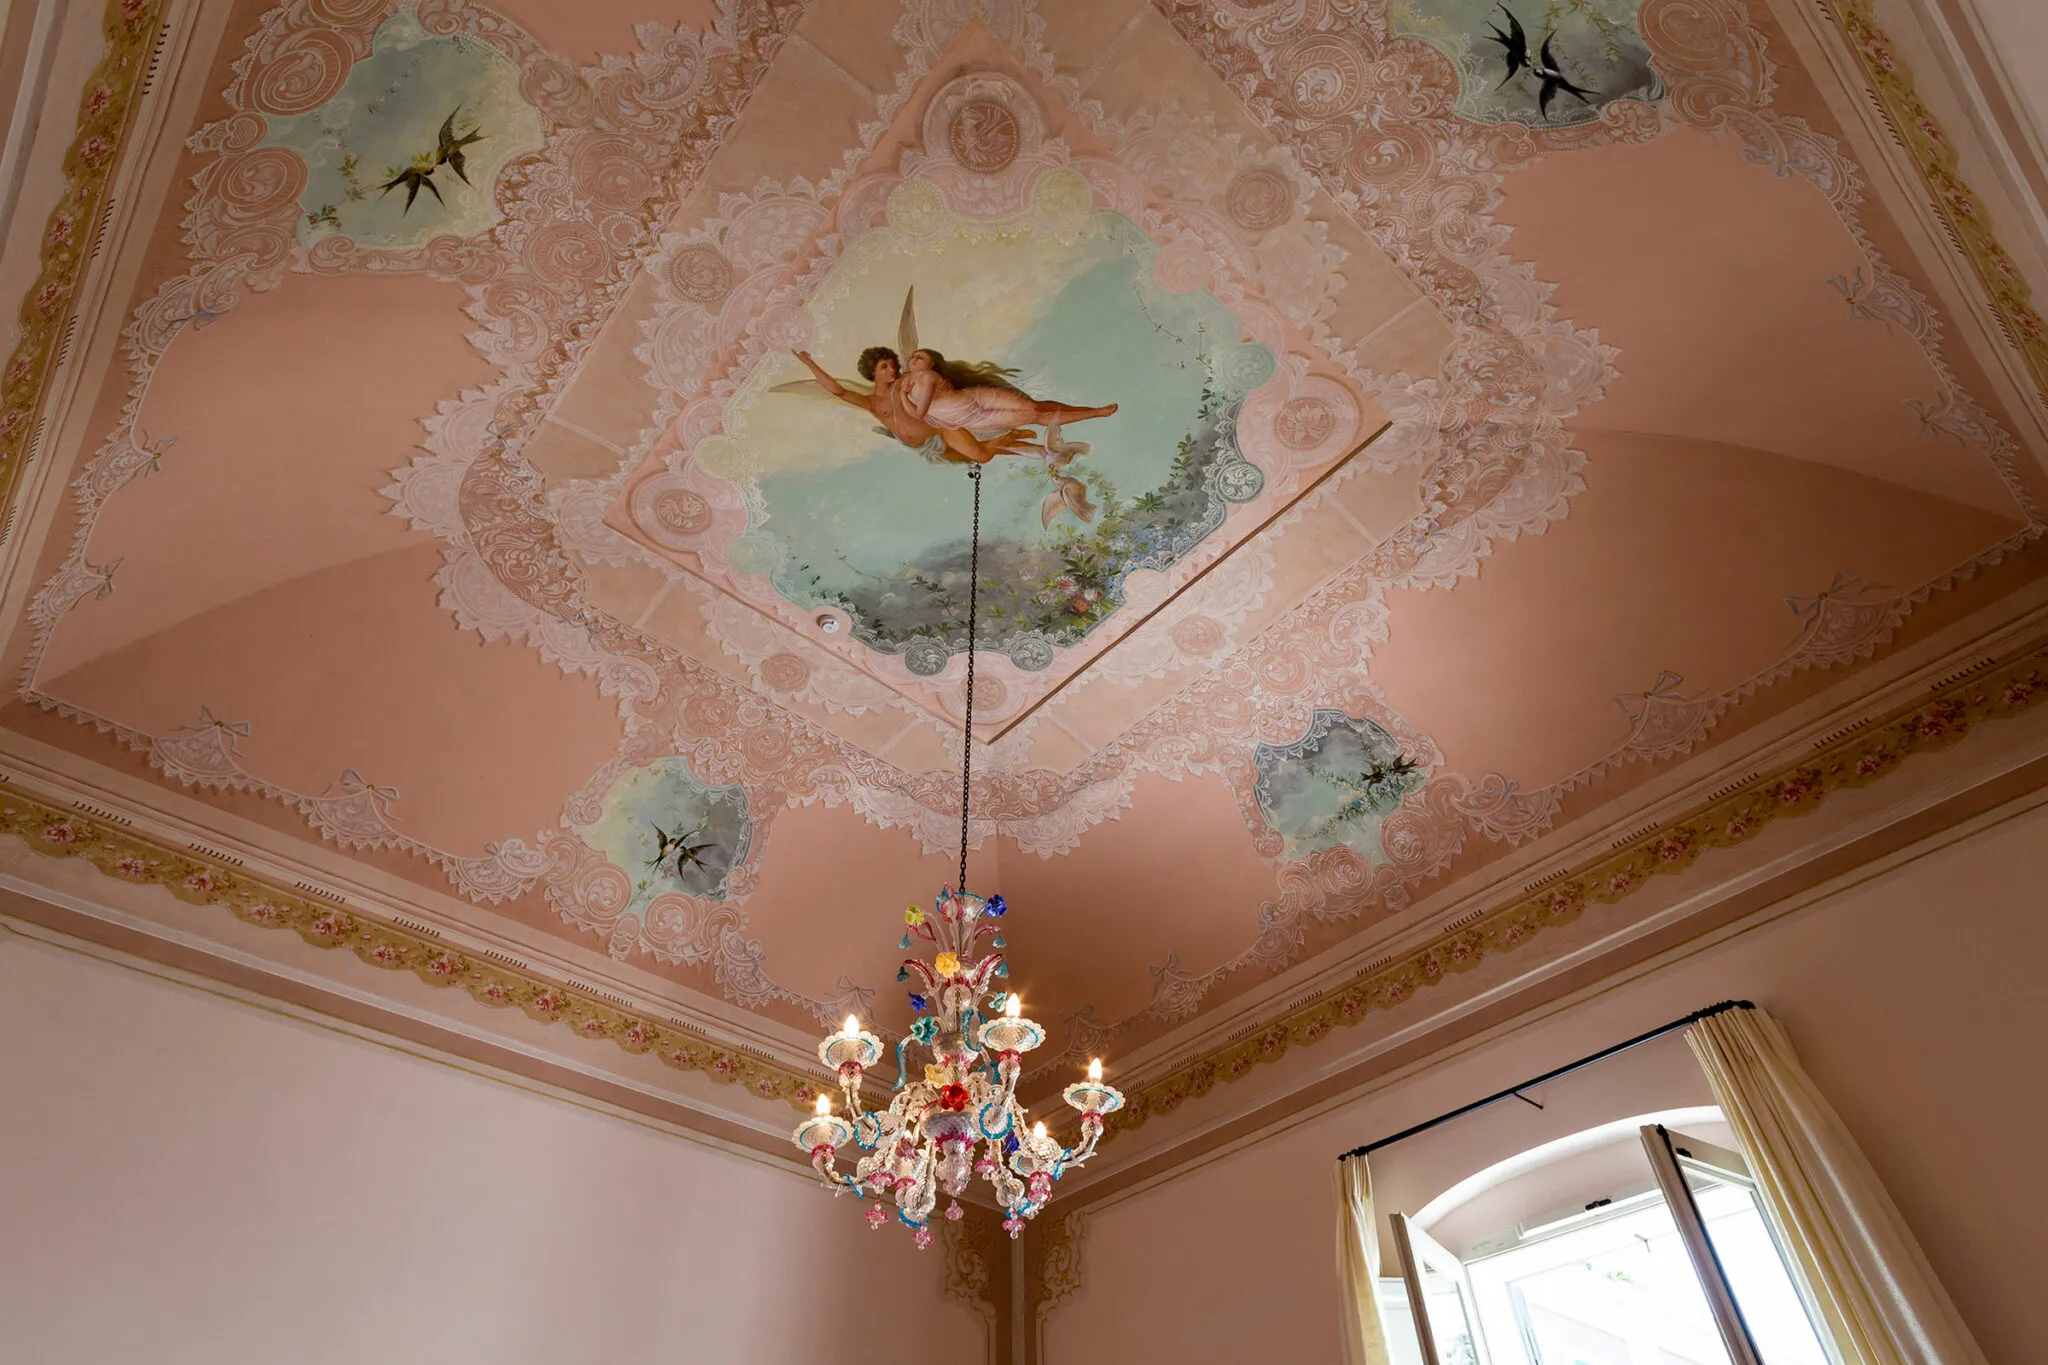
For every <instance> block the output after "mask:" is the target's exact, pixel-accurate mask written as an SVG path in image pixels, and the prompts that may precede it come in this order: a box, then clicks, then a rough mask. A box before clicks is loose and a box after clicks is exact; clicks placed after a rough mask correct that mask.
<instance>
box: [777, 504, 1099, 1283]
mask: <svg viewBox="0 0 2048 1365" xmlns="http://www.w3.org/2000/svg"><path fill="white" fill-rule="evenodd" d="M967 472H968V477H969V478H970V479H972V480H973V484H974V523H973V531H972V535H971V539H970V540H969V552H968V570H967V640H968V649H967V697H966V719H965V722H964V725H963V733H962V738H961V745H960V750H961V759H960V880H959V885H958V887H957V888H955V887H945V888H941V889H940V891H939V894H938V899H937V901H936V903H935V904H934V906H933V908H932V910H931V912H930V913H929V914H928V913H926V912H925V910H924V909H923V908H922V907H919V906H915V905H913V906H911V907H910V908H909V909H908V910H906V911H904V915H903V917H904V920H905V922H906V923H907V924H908V926H909V928H908V930H907V931H906V932H905V933H904V935H903V942H902V945H901V946H902V947H905V948H915V947H917V942H918V940H922V941H923V943H924V944H926V945H928V948H929V951H930V952H931V954H932V957H931V960H930V961H926V960H925V959H924V958H923V957H922V956H915V957H911V958H908V959H906V960H905V961H904V963H903V969H902V970H901V971H899V972H898V973H897V974H896V976H897V980H899V981H908V980H911V979H912V977H913V976H915V978H916V981H917V984H918V986H919V989H917V990H913V991H912V992H911V994H910V1005H911V1008H912V1009H913V1010H915V1011H916V1013H917V1018H916V1020H915V1022H914V1023H912V1025H911V1028H910V1032H909V1034H907V1035H906V1036H905V1037H904V1038H903V1039H902V1040H901V1041H899V1042H898V1043H897V1045H896V1089H895V1092H894V1094H893V1095H892V1096H891V1098H890V1100H889V1105H888V1107H887V1108H886V1109H880V1110H876V1111H874V1112H869V1111H868V1110H867V1109H866V1108H864V1106H863V1104H862V1100H861V1081H862V1079H863V1077H865V1076H866V1074H867V1072H868V1070H869V1069H870V1068H871V1067H873V1066H874V1065H875V1064H876V1063H877V1062H879V1061H880V1060H881V1059H882V1052H883V1048H882V1040H881V1039H880V1038H877V1037H876V1036H875V1035H874V1034H873V1033H870V1032H868V1031H867V1030H866V1029H864V1028H862V1027H861V1022H860V1016H858V1015H853V1014H849V1015H848V1016H846V1023H845V1025H844V1026H843V1027H842V1028H841V1029H840V1030H839V1032H837V1033H834V1034H833V1035H831V1036H830V1037H828V1038H827V1039H825V1041H824V1042H823V1043H821V1044H819V1046H818V1057H819V1060H821V1061H823V1062H824V1063H825V1065H826V1066H827V1067H829V1068H831V1069H832V1070H833V1071H835V1072H837V1073H838V1076H839V1088H840V1091H841V1093H842V1094H844V1096H845V1101H846V1103H845V1112H844V1113H843V1114H839V1113H834V1112H833V1110H832V1096H831V1095H830V1094H829V1093H826V1094H821V1095H819V1096H818V1107H817V1112H816V1113H815V1114H813V1115H812V1116H811V1117H809V1118H807V1119H805V1120H804V1121H803V1122H802V1123H801V1124H799V1125H797V1129H796V1132H795V1133H794V1134H792V1137H793V1139H794V1140H795V1142H796V1145H797V1146H798V1147H800V1148H802V1149H803V1150H804V1151H806V1152H808V1153H810V1156H811V1165H812V1166H813V1167H815V1168H816V1169H817V1172H818V1175H819V1176H820V1178H822V1179H823V1181H824V1183H825V1187H826V1188H827V1189H829V1190H831V1191H832V1192H833V1193H834V1194H835V1195H838V1194H846V1193H849V1192H850V1193H852V1194H854V1195H856V1196H858V1197H859V1198H861V1199H863V1200H873V1201H874V1204H873V1207H871V1208H869V1210H868V1212H867V1220H868V1223H869V1225H870V1226H871V1227H876V1228H879V1227H881V1226H882V1225H883V1224H884V1223H886V1222H888V1221H889V1210H888V1208H887V1207H886V1204H887V1203H889V1202H893V1203H894V1204H895V1216H896V1220H897V1221H898V1222H900V1223H902V1224H904V1225H905V1226H907V1227H909V1228H910V1229H911V1239H912V1240H913V1241H914V1242H916V1244H917V1245H918V1246H919V1247H926V1246H930V1245H931V1242H932V1229H931V1218H932V1211H933V1210H934V1209H935V1208H937V1206H938V1202H939V1200H940V1199H941V1198H944V1199H945V1200H946V1201H947V1205H946V1211H945V1216H946V1217H947V1218H949V1219H958V1218H960V1217H961V1216H962V1210H961V1208H960V1197H961V1196H962V1195H963V1194H965V1193H966V1192H967V1188H968V1186H969V1185H970V1184H971V1183H972V1182H973V1179H974V1177H975V1176H981V1177H983V1178H984V1179H986V1180H987V1181H988V1182H989V1184H990V1185H991V1186H992V1187H993V1188H994V1190H995V1196H996V1201H997V1202H998V1203H999V1204H1001V1205H1002V1208H1003V1212H1004V1215H1005V1216H1004V1219H1003V1227H1004V1228H1005V1229H1007V1230H1008V1231H1009V1234H1010V1236H1012V1237H1015V1236H1017V1235H1018V1234H1019V1233H1021V1232H1023V1230H1024V1225H1025V1221H1026V1220H1027V1219H1029V1218H1031V1217H1033V1216H1035V1215H1036V1214H1037V1213H1038V1211H1039V1210H1040V1209H1043V1208H1044V1207H1045V1206H1046V1204H1047V1202H1048V1201H1050V1200H1051V1198H1052V1186H1053V1182H1054V1181H1055V1180H1058V1179H1059V1178H1060V1176H1061V1175H1062V1174H1063V1173H1065V1172H1066V1171H1067V1170H1069V1169H1071V1168H1072V1167H1075V1166H1078V1165H1080V1164H1081V1163H1082V1162H1084V1161H1086V1160H1087V1159H1088V1158H1089V1157H1090V1156H1091V1155H1092V1154H1093V1153H1094V1151H1095V1144H1096V1142H1097V1141H1098V1140H1099V1139H1100V1138H1101V1136H1102V1126H1103V1118H1104V1116H1105V1115H1107V1114H1111V1113H1114V1112H1115V1111H1116V1110H1117V1109H1119V1108H1121V1107H1122V1106H1123V1102H1124V1097H1123V1093H1122V1092H1121V1091H1119V1090H1118V1089H1117V1088H1116V1087H1114V1086H1112V1085H1106V1084H1104V1083H1103V1080H1102V1062H1101V1061H1100V1060H1099V1059H1098V1060H1095V1061H1092V1062H1090V1063H1089V1064H1088V1077H1087V1079H1086V1080H1082V1081H1077V1082H1075V1083H1074V1084H1072V1085H1070V1086H1068V1087H1067V1088H1066V1090H1065V1092H1064V1096H1065V1099H1066V1102H1067V1103H1068V1104H1070V1105H1072V1106H1073V1107H1074V1108H1075V1109H1078V1110H1080V1111H1081V1140H1080V1142H1079V1143H1078V1144H1077V1145H1076V1146H1074V1147H1073V1148H1071V1149H1069V1148H1067V1147H1065V1146H1063V1145H1062V1144H1061V1143H1060V1142H1059V1140H1058V1139H1057V1138H1055V1137H1053V1136H1052V1134H1050V1133H1049V1132H1047V1131H1046V1127H1045V1123H1044V1121H1043V1120H1039V1121H1036V1122H1031V1121H1030V1120H1029V1116H1028V1115H1027V1114H1026V1113H1025V1110H1024V1106H1022V1105H1020V1104H1019V1103H1017V1080H1018V1077H1019V1076H1020V1075H1022V1073H1023V1065H1024V1054H1025V1053H1027V1052H1030V1051H1031V1050H1032V1049H1034V1048H1036V1047H1037V1046H1038V1045H1039V1044H1041V1043H1043V1042H1044V1041H1045V1030H1044V1029H1043V1028H1041V1027H1039V1025H1038V1024H1037V1023H1035V1022H1033V1021H1032V1020H1030V1019H1027V1018H1025V1017H1024V1002H1023V1001H1022V1000H1021V999H1020V998H1019V997H1018V995H1017V993H1016V992H1015V991H1014V990H997V989H996V983H997V982H998V981H1000V980H1002V979H1004V978H1007V977H1008V975H1009V968H1008V966H1007V965H1006V964H1005V963H1004V961H1003V954H1002V951H1001V950H1002V948H1003V936H1002V934H1001V932H1000V931H999V930H998V928H997V925H996V921H997V920H999V919H1001V918H1002V917H1003V914H1004V911H1005V910H1006V909H1007V907H1006V906H1005V905H1004V903H1003V898H1002V897H1001V896H989V897H987V898H986V899H984V898H983V897H981V896H976V895H972V894H969V892H968V891H967V816H968V794H969V791H970V781H971V778H972V773H973V767H972V764H973V747H974V746H973V736H974V639H975V633H974V632H975V624H976V621H975V600H976V597H977V595H978V590H979V588H980V574H981V467H980V466H979V465H971V466H969V467H968V471H967ZM913 1044H917V1045H921V1046H922V1047H923V1048H924V1049H925V1050H926V1051H928V1052H929V1053H930V1054H931V1060H930V1061H929V1062H926V1063H925V1064H924V1067H923V1070H922V1071H915V1070H913V1066H912V1057H911V1051H910V1049H911V1047H912V1045H913ZM848 1143H852V1144H853V1145H854V1146H855V1147H857V1148H858V1149H859V1151H860V1153H861V1155H860V1159H859V1161H858V1162H857V1164H856V1165H855V1167H854V1171H853V1174H852V1175H847V1174H845V1173H843V1172H841V1171H840V1170H839V1149H840V1148H842V1147H844V1146H846V1145H847V1144H848Z"/></svg>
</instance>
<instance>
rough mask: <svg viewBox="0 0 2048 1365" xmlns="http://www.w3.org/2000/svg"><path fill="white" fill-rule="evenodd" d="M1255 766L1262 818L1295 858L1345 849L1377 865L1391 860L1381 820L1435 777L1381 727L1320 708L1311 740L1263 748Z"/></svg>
mask: <svg viewBox="0 0 2048 1365" xmlns="http://www.w3.org/2000/svg"><path fill="white" fill-rule="evenodd" d="M1252 762H1253V765H1254V767H1256V768H1257V770H1258V774H1259V776H1258V782H1257V784H1256V785H1255V786H1254V787H1253V788H1252V794H1253V796H1254V798H1255V799H1256V800H1257V802H1258V806H1259V813H1260V814H1261V815H1263V816H1264V817H1265V819H1266V823H1267V824H1269V825H1271V826H1272V827H1273V828H1274V829H1276V830H1278V831H1279V832H1280V834H1281V835H1282V836H1284V837H1285V838H1286V840H1287V849H1286V851H1287V854H1288V856H1290V857H1300V856H1302V855H1303V854H1307V853H1312V852H1315V851H1316V850H1318V849H1325V848H1334V847H1336V846H1337V845H1339V844H1343V845H1344V846H1346V847H1348V848H1350V849H1352V850H1354V851H1356V852H1357V853H1359V854H1361V855H1363V856H1364V857H1365V859H1366V861H1367V862H1368V863H1369V864H1372V865H1375V866H1376V865H1378V864H1380V863H1383V862H1386V861H1387V855H1386V852H1385V850H1383V849H1382V848H1381V847H1380V824H1381V822H1382V821H1384V820H1385V819H1386V818H1387V817H1388V816H1389V815H1391V814H1393V813H1394V812H1395V811H1396V810H1399V809H1400V807H1401V802H1402V800H1403V799H1405V798H1406V797H1407V795H1408V794H1409V793H1410V792H1413V791H1418V790H1420V789H1421V787H1422V784H1423V782H1424V781H1426V780H1427V778H1428V776H1429V774H1428V771H1427V770H1426V769H1425V768H1423V767H1422V766H1421V765H1420V764H1419V763H1417V762H1415V761H1414V760H1413V759H1410V758H1408V757H1406V756H1405V755H1403V754H1402V753H1401V749H1400V746H1399V745H1398V744H1397V743H1395V741H1394V737H1393V736H1392V735H1389V734H1388V733H1387V732H1386V731H1385V730H1384V729H1382V728H1380V726H1378V725H1376V724H1374V723H1373V722H1372V721H1369V720H1355V719H1353V718H1352V717H1350V716H1347V715H1345V714H1344V713H1343V712H1342V711H1335V710H1330V709H1327V708H1318V709H1317V710H1316V712H1315V714H1314V716H1313V718H1312V719H1311V720H1310V722H1309V727H1308V733H1307V734H1305V735H1303V736H1302V737H1301V738H1300V739H1298V740H1296V741H1294V743H1292V744H1285V745H1273V744H1261V745H1260V746H1259V747H1258V749H1257V750H1256V752H1255V753H1254V754H1253V757H1252Z"/></svg>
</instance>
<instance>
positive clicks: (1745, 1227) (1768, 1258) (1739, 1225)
mask: <svg viewBox="0 0 2048 1365" xmlns="http://www.w3.org/2000/svg"><path fill="white" fill-rule="evenodd" d="M1671 1136H1672V1141H1673V1142H1674V1143H1677V1144H1679V1145H1681V1146H1682V1145H1683V1143H1684V1139H1683V1138H1681V1137H1680V1136H1679V1135H1678V1134H1676V1133H1673V1134H1672V1135H1671ZM1680 1170H1681V1171H1682V1173H1683V1174H1684V1176H1685V1183H1686V1186H1687V1188H1689V1189H1690V1190H1691V1191H1692V1197H1693V1202H1694V1203H1696V1204H1697V1205H1699V1210H1700V1221H1701V1222H1702V1223H1703V1224H1704V1225H1705V1226H1706V1229H1707V1240H1708V1241H1710V1242H1712V1243H1713V1244H1714V1255H1715V1256H1717V1257H1718V1258H1720V1262H1721V1270H1722V1273H1723V1274H1724V1275H1725V1276H1726V1278H1727V1281H1728V1292H1729V1293H1730V1294H1732V1295H1734V1296H1735V1306H1736V1307H1737V1308H1740V1309H1741V1310H1742V1320H1743V1322H1744V1323H1745V1324H1747V1325H1748V1327H1749V1335H1750V1339H1751V1340H1752V1341H1754V1342H1755V1343H1756V1348H1757V1351H1758V1353H1759V1354H1761V1355H1762V1356H1763V1358H1764V1359H1765V1360H1767V1361H1769V1362H1770V1365H1828V1357H1827V1352H1825V1351H1824V1350H1822V1349H1821V1344H1820V1340H1819V1338H1818V1337H1816V1336H1815V1335H1814V1331H1813V1323H1812V1322H1811V1321H1810V1320H1808V1318H1807V1316H1806V1307H1805V1305H1804V1304H1802V1303H1801V1302H1800V1299H1799V1291H1798V1289H1797V1288H1796V1287H1795V1286H1794V1284H1793V1281H1792V1276H1791V1273H1790V1272H1789V1271H1788V1270H1786V1268H1785V1262H1784V1260H1783V1258H1782V1257H1780V1256H1779V1254H1778V1244H1777V1242H1776V1240H1775V1239H1774V1238H1773V1237H1772V1236H1771V1228H1770V1224H1769V1223H1768V1222H1767V1221H1766V1220H1765V1217H1764V1211H1763V1209H1762V1207H1761V1206H1760V1205H1758V1203H1757V1202H1756V1195H1755V1193H1754V1191H1752V1190H1751V1189H1750V1188H1749V1187H1748V1186H1747V1185H1738V1184H1734V1183H1731V1182H1728V1181H1724V1180H1720V1179H1718V1178H1716V1177H1715V1176H1714V1175H1712V1174H1711V1173H1709V1172H1706V1171H1702V1170H1700V1169H1699V1168H1698V1167H1695V1166H1691V1165H1687V1164H1685V1163H1684V1162H1681V1163H1680Z"/></svg>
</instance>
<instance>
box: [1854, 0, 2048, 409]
mask: <svg viewBox="0 0 2048 1365" xmlns="http://www.w3.org/2000/svg"><path fill="white" fill-rule="evenodd" d="M1815 7H1816V8H1817V9H1818V10H1819V11H1820V12H1821V13H1822V14H1823V15H1825V16H1826V17H1827V18H1828V19H1829V20H1830V21H1831V22H1833V24H1834V25H1835V27H1836V28H1838V29H1840V30H1841V33H1842V37H1843V38H1844V39H1845V40H1846V42H1847V44H1848V47H1849V51H1850V52H1851V53H1852V54H1853V55H1854V56H1855V59H1856V64H1857V66H1858V67H1859V68H1860V69H1861V70H1862V72H1863V78H1864V80H1865V81H1866V82H1868V84H1869V87H1870V92H1871V94H1872V95H1873V96H1874V97H1875V101H1876V104H1877V107H1878V109H1879V111H1880V112H1881V113H1882V114H1883V115H1884V119H1885V123H1886V125H1887V126H1888V127H1889V128H1890V130H1891V134H1892V136H1893V137H1894V138H1896V139H1897V140H1898V142H1899V145H1900V146H1902V147H1904V148H1905V149H1906V152H1907V154H1908V155H1909V156H1910V157H1911V158H1912V160H1913V165H1914V167H1915V168H1916V169H1917V170H1918V171H1919V172H1920V179H1921V182H1922V183H1923V184H1924V185H1925V186H1926V187H1927V192H1928V196H1929V198H1930V200H1931V202H1932V203H1933V206H1934V211H1935V213H1936V214H1937V215H1938V216H1939V217H1940V219H1941V221H1942V225H1943V226H1944V227H1945V228H1946V229H1947V232H1948V238H1949V241H1950V243H1951V244H1952V245H1953V246H1954V247H1955V248H1956V250H1957V251H1959V252H1961V253H1962V256H1963V258H1964V259H1965V260H1967V261H1968V262H1969V263H1970V269H1971V270H1972V272H1974V273H1975V275H1976V277H1977V283H1978V284H1979V285H1981V286H1982V287H1983V289H1984V292H1985V294H1986V296H1987V297H1988V298H1989V300H1990V303H1991V312H1992V318H1993V320H1994V321H1995V322H1996V323H1997V324H1998V330H1999V332H2000V334H2002V335H2003V336H2004V337H2005V339H2006V342H2007V344H2009V345H2010V346H2012V348H2013V349H2014V350H2015V351H2017V352H2018V353H2019V356H2020V359H2021V360H2022V361H2024V362H2025V364H2026V367H2027V372H2028V373H2029V374H2030V375H2032V376H2033V380H2034V387H2035V388H2036V390H2038V391H2039V393H2040V395H2041V397H2042V398H2043V399H2044V400H2048V326H2044V325H2043V324H2042V321H2041V314H2040V313H2039V312H2038V311H2036V310H2035V308H2034V301H2033V291H2032V290H2030V289H2029V288H2028V287H2027V281H2026V279H2025V277H2024V276H2022V275H2021V274H2020V270H2019V267H2018V266H2016V265H2014V264H2013V260H2012V257H2010V256H2008V255H2007V254H2006V252H2005V248H2004V247H2002V246H2000V245H1999V243H1998V237H1997V234H1996V233H1994V232H1993V231H1992V226H1991V214H1990V211H1989V210H1988V209H1986V208H1985V206H1984V201H1983V199H1982V198H1980V197H1979V196H1978V194H1977V192H1976V191H1975V190H1973V189H1971V188H1970V185H1969V183H1968V182H1967V181H1965V180H1964V179H1963V172H1962V164H1961V157H1960V154H1959V153H1958V152H1957V151H1956V145H1955V143H1953V142H1951V141H1950V140H1949V137H1948V134H1946V133H1944V132H1943V131H1942V129H1941V125H1940V123H1938V122H1937V121H1936V120H1935V117H1934V115H1933V114H1932V113H1930V112H1929V111H1928V108H1927V106H1926V105H1925V104H1923V103H1921V100H1920V95H1919V93H1918V91H1916V90H1915V89H1914V87H1913V73H1912V72H1911V71H1910V70H1909V69H1908V68H1907V66H1906V62H1905V59H1904V58H1903V57H1901V56H1900V55H1899V52H1898V49H1897V48H1896V47H1895V46H1894V45H1893V43H1892V39H1891V36H1890V35H1889V34H1887V33H1886V32H1885V31H1884V29H1883V27H1881V26H1880V25H1879V24H1878V22H1877V13H1876V6H1875V4H1874V3H1873V2H1872V0H1816V5H1815Z"/></svg>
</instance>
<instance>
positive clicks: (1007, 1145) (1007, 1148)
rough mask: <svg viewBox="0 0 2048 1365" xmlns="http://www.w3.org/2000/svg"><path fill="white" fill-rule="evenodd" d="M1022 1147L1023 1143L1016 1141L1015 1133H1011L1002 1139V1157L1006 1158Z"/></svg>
mask: <svg viewBox="0 0 2048 1365" xmlns="http://www.w3.org/2000/svg"><path fill="white" fill-rule="evenodd" d="M1023 1145H1024V1144H1023V1143H1021V1142H1019V1141H1017V1135H1016V1134H1015V1133H1011V1134H1010V1135H1009V1136H1007V1137H1005V1138H1004V1139H1003V1155H1004V1156H1008V1155H1009V1154H1010V1153H1011V1152H1014V1151H1016V1150H1017V1149H1018V1148H1019V1147H1022V1146H1023Z"/></svg>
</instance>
